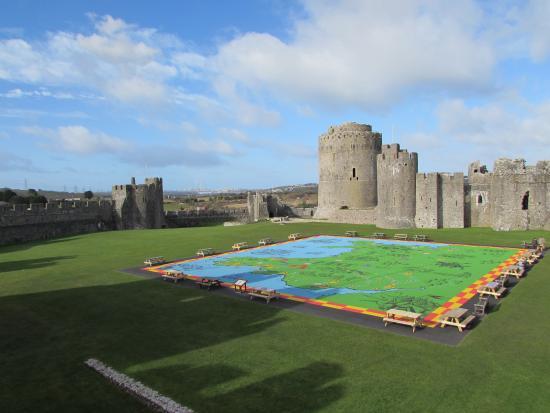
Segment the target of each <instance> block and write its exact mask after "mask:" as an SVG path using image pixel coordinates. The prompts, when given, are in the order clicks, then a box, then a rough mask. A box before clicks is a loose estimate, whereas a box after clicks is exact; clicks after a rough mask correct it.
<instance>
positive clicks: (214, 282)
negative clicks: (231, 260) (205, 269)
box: [197, 278, 222, 290]
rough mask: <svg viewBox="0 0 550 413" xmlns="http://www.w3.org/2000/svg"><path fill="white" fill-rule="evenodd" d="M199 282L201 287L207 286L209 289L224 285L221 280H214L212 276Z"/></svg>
mask: <svg viewBox="0 0 550 413" xmlns="http://www.w3.org/2000/svg"><path fill="white" fill-rule="evenodd" d="M197 284H198V285H199V288H207V289H208V290H211V289H212V288H220V287H221V286H222V283H221V282H220V280H213V279H210V278H203V279H201V280H200V281H199V282H198V283H197Z"/></svg>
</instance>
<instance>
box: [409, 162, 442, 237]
mask: <svg viewBox="0 0 550 413" xmlns="http://www.w3.org/2000/svg"><path fill="white" fill-rule="evenodd" d="M439 196H440V191H439V174H438V173H437V172H432V173H427V174H425V173H418V174H416V216H415V224H416V226H417V227H418V228H439V224H440V222H441V216H440V211H441V209H440V208H439Z"/></svg>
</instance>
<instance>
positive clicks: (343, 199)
mask: <svg viewBox="0 0 550 413" xmlns="http://www.w3.org/2000/svg"><path fill="white" fill-rule="evenodd" d="M381 146H382V135H381V134H380V133H377V132H372V127H371V126H370V125H362V124H357V123H352V122H349V123H344V124H342V125H340V126H331V127H330V128H329V129H328V131H327V133H325V134H323V135H321V136H320V137H319V207H318V216H320V217H328V216H329V215H330V211H334V210H338V209H365V208H371V207H375V206H376V203H377V201H376V199H377V194H376V181H377V180H376V156H377V155H378V154H379V153H380V149H381Z"/></svg>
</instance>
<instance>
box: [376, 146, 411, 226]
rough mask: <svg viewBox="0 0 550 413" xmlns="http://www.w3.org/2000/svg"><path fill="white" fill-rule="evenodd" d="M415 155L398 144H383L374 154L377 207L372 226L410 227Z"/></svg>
mask: <svg viewBox="0 0 550 413" xmlns="http://www.w3.org/2000/svg"><path fill="white" fill-rule="evenodd" d="M417 172H418V155H417V154H416V153H415V152H411V153H409V152H407V151H406V150H402V149H401V148H400V146H399V144H397V143H395V144H391V145H383V146H382V153H381V154H380V155H378V157H377V173H378V206H377V208H376V211H377V213H376V225H377V226H379V227H382V228H410V227H414V226H415V223H414V220H415V215H416V173H417Z"/></svg>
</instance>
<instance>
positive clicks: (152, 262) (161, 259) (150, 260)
mask: <svg viewBox="0 0 550 413" xmlns="http://www.w3.org/2000/svg"><path fill="white" fill-rule="evenodd" d="M165 262H166V260H165V259H164V257H151V258H147V259H146V260H145V261H143V263H144V264H145V265H148V266H149V267H152V266H153V265H160V264H164V263H165Z"/></svg>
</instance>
